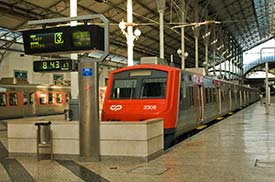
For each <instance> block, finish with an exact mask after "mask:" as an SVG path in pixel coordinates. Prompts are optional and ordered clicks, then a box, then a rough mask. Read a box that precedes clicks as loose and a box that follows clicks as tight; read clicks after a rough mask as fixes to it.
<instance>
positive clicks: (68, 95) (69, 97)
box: [66, 94, 71, 103]
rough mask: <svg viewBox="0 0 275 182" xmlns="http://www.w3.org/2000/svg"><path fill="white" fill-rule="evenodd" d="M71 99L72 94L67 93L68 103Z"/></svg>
mask: <svg viewBox="0 0 275 182" xmlns="http://www.w3.org/2000/svg"><path fill="white" fill-rule="evenodd" d="M70 100H71V95H70V94H66V103H68V102H69V101H70Z"/></svg>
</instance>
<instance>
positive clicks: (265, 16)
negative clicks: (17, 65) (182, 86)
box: [0, 0, 275, 67]
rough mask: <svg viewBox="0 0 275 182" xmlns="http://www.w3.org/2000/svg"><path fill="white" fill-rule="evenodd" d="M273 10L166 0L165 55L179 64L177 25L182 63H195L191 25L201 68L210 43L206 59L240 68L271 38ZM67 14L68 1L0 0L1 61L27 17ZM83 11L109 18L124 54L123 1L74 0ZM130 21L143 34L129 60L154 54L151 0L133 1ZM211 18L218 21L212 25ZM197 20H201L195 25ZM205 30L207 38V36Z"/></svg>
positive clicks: (267, 4) (259, 3) (116, 47)
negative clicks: (250, 52) (248, 53)
mask: <svg viewBox="0 0 275 182" xmlns="http://www.w3.org/2000/svg"><path fill="white" fill-rule="evenodd" d="M157 1H158V0H157ZM274 8H275V6H274V0H227V1H223V0H166V3H165V11H164V23H165V29H164V41H165V44H164V45H165V46H164V47H165V58H166V59H167V60H170V56H171V55H173V56H174V61H175V63H176V64H177V65H179V66H180V64H181V61H180V56H179V55H178V54H177V50H178V49H179V48H180V46H181V40H180V36H181V32H180V29H173V28H172V27H174V26H176V25H186V27H185V46H186V51H187V52H188V53H189V56H188V57H187V59H186V67H194V65H195V61H194V59H195V41H194V40H195V38H194V29H196V28H197V30H198V33H199V65H200V67H202V66H203V62H204V61H205V44H209V50H208V51H209V60H210V62H211V60H212V59H214V57H215V56H214V54H217V60H218V61H222V60H225V59H226V60H232V63H233V64H235V65H236V66H238V67H242V66H243V65H242V53H243V52H244V51H247V50H249V49H251V48H253V47H255V46H257V45H259V44H261V43H263V42H265V41H267V40H269V39H271V38H273V37H274V33H275V31H274V15H275V11H274ZM183 13H184V15H185V21H184V22H183V21H182V15H183ZM69 14H70V1H69V0H47V1H45V0H0V16H1V19H0V27H2V28H1V29H0V39H1V40H0V48H1V59H3V57H4V55H5V51H7V50H9V49H11V50H18V51H22V48H20V47H18V46H14V45H13V43H16V42H17V43H20V42H21V43H22V39H21V38H20V34H18V33H17V31H18V30H20V29H29V28H30V26H29V25H28V24H27V22H28V21H30V20H38V19H46V18H57V17H68V16H69ZM88 14H103V15H105V16H106V17H107V18H108V19H109V20H110V23H111V26H110V44H111V45H110V51H111V54H113V55H117V56H119V57H126V56H127V44H126V38H125V36H124V35H123V34H122V33H121V31H120V29H119V27H118V24H119V22H121V21H122V20H123V19H124V20H125V21H126V20H127V1H126V0H78V15H88ZM133 21H134V23H136V24H137V27H138V28H139V29H140V30H141V32H142V34H141V36H140V37H139V39H138V40H136V41H135V42H134V44H135V46H134V59H135V60H139V59H140V57H143V56H158V55H159V12H158V7H157V3H156V0H133ZM214 21H215V22H218V24H214V23H211V22H214ZM200 22H206V23H205V24H199V23H200ZM207 22H209V24H208V23H207ZM192 25H194V26H192ZM196 25H201V26H196ZM31 28H35V27H31ZM207 33H208V38H206V35H207ZM218 48H220V49H219V50H218ZM214 50H215V51H214ZM216 51H217V52H216ZM215 52H216V53H215ZM212 62H213V60H212ZM0 63H1V61H0Z"/></svg>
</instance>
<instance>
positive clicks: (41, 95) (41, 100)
mask: <svg viewBox="0 0 275 182" xmlns="http://www.w3.org/2000/svg"><path fill="white" fill-rule="evenodd" d="M39 102H40V104H46V103H47V99H46V94H43V93H41V94H40V95H39Z"/></svg>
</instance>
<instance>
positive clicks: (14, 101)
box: [10, 93, 18, 106]
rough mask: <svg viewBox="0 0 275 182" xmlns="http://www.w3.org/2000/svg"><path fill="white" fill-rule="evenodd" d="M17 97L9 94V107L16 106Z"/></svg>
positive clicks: (14, 94) (15, 94)
mask: <svg viewBox="0 0 275 182" xmlns="http://www.w3.org/2000/svg"><path fill="white" fill-rule="evenodd" d="M17 104H18V97H17V93H10V106H17Z"/></svg>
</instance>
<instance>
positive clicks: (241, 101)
mask: <svg viewBox="0 0 275 182" xmlns="http://www.w3.org/2000/svg"><path fill="white" fill-rule="evenodd" d="M239 95H240V108H242V106H243V97H242V91H241V90H240V91H239Z"/></svg>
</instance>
